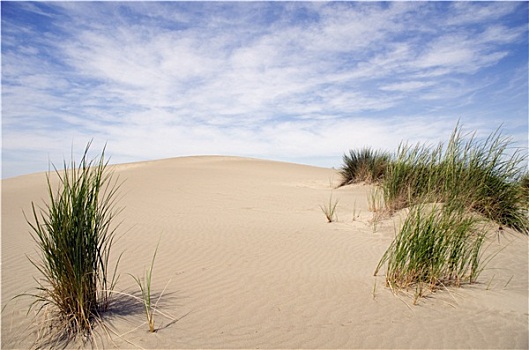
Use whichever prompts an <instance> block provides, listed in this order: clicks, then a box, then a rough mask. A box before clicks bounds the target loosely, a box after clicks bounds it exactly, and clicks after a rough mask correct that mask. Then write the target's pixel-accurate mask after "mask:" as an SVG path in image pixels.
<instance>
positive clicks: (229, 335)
mask: <svg viewBox="0 0 529 350" xmlns="http://www.w3.org/2000/svg"><path fill="white" fill-rule="evenodd" d="M112 169H113V170H114V171H115V174H116V175H118V176H119V178H120V179H121V180H122V181H123V185H122V187H121V190H120V197H121V198H120V201H119V206H120V207H123V212H122V213H121V215H120V216H119V220H120V221H122V224H121V226H120V228H119V231H118V236H120V238H119V240H118V242H117V243H116V246H115V247H114V252H115V253H116V255H117V254H119V252H122V251H123V252H124V254H123V258H122V260H121V263H120V267H119V272H120V273H121V278H120V281H119V283H118V285H117V289H118V290H120V291H124V292H128V293H134V292H137V286H135V284H134V281H133V280H132V279H131V278H130V277H129V276H127V275H126V273H132V274H136V275H141V274H142V273H143V271H144V269H145V268H146V266H147V265H148V264H149V263H150V260H151V257H152V253H153V251H154V249H155V247H156V244H157V242H158V240H159V239H160V247H159V250H158V255H157V258H156V262H155V266H154V272H153V282H152V285H153V291H154V293H155V294H156V295H158V294H159V293H161V292H162V291H163V289H164V287H165V286H166V285H167V288H166V290H165V292H164V294H163V295H162V297H161V299H160V304H159V306H160V308H161V309H162V310H163V311H165V312H167V313H169V314H171V315H172V316H173V317H174V319H175V320H170V319H166V318H164V317H161V316H157V317H156V327H157V328H158V331H157V332H156V333H154V334H149V333H148V331H147V329H148V327H147V325H142V323H143V322H144V315H143V313H142V310H141V305H139V304H135V303H133V302H131V301H130V300H127V299H126V297H123V296H120V297H118V298H117V300H116V303H115V305H114V308H113V309H112V311H111V312H110V313H108V315H106V323H107V324H108V325H109V327H110V329H111V330H112V333H111V335H112V336H111V338H109V337H108V336H107V335H105V334H101V335H100V336H99V337H96V341H97V342H98V345H99V346H101V347H105V348H131V347H133V348H134V347H138V348H377V349H378V348H432V349H433V348H505V349H507V348H509V349H513V348H527V347H528V345H529V344H528V317H529V316H528V301H527V297H528V277H527V276H528V261H527V259H528V258H527V256H528V255H527V253H528V238H527V237H526V236H522V235H520V234H518V233H514V232H511V231H510V230H506V232H505V233H504V234H503V235H502V236H501V237H500V238H499V240H497V239H491V240H490V242H488V250H487V251H490V252H495V251H498V250H500V249H502V250H501V251H500V252H499V253H498V255H497V256H496V257H495V258H494V259H493V260H492V261H491V262H490V263H489V265H488V266H487V269H486V270H485V271H484V272H483V274H482V275H481V276H480V278H479V281H478V282H479V283H477V284H474V285H470V286H464V287H463V288H461V289H453V288H451V289H450V290H449V291H440V292H438V293H435V294H434V295H433V296H432V298H426V299H425V300H423V301H421V302H420V305H419V306H412V305H411V304H412V303H411V298H409V297H408V296H407V295H398V296H394V295H393V294H392V293H391V291H390V290H388V289H387V288H385V286H384V280H383V276H380V277H373V271H374V269H375V267H376V265H377V263H378V260H379V259H380V257H381V256H382V254H383V253H384V251H385V249H386V248H387V247H388V245H389V244H390V242H391V240H392V238H393V236H394V227H395V225H398V221H399V217H398V216H396V217H393V218H390V219H386V220H383V221H382V222H380V223H379V224H378V225H377V229H376V230H375V231H374V230H373V226H372V224H370V220H371V218H372V213H370V212H369V210H368V200H367V196H368V193H369V191H370V186H365V185H349V186H345V187H341V188H338V189H335V188H334V187H335V186H336V185H338V183H339V181H340V179H339V175H338V172H337V171H336V170H334V169H325V168H318V167H311V166H306V165H298V164H292V163H283V162H274V161H266V160H258V159H248V158H239V157H226V156H211V157H210V156H201V157H182V158H173V159H165V160H158V161H152V162H142V163H132V164H123V165H115V166H112ZM331 193H332V195H333V198H335V199H337V200H338V201H339V204H338V207H337V215H338V221H337V222H334V223H330V224H329V223H327V222H326V220H325V217H324V215H323V213H322V212H321V209H320V205H322V204H325V203H327V202H328V200H329V196H330V194H331ZM42 198H46V180H45V175H44V174H32V175H27V176H21V177H17V178H12V179H5V180H2V305H5V304H6V302H7V301H8V300H9V299H10V298H12V297H13V296H14V295H16V294H19V293H22V292H24V291H27V290H30V289H31V288H32V287H34V286H35V283H34V281H33V276H37V275H36V270H35V269H34V267H33V266H31V264H30V263H29V261H28V260H27V258H26V255H29V256H36V255H35V254H36V253H35V246H34V243H33V241H32V240H31V237H30V236H29V233H28V231H29V230H28V227H27V224H26V222H25V219H24V215H23V212H26V213H30V208H31V207H30V206H31V201H34V202H36V203H37V204H40V203H42V202H41V199H42ZM353 208H354V211H355V212H356V214H357V217H356V218H355V220H354V221H353ZM374 286H375V287H374ZM28 305H29V301H28V300H27V299H18V300H17V301H16V302H10V303H9V304H8V306H7V307H6V309H5V310H4V312H3V313H2V348H27V347H29V346H31V344H32V341H33V340H34V338H35V334H34V333H33V331H34V330H33V328H32V326H31V325H32V318H31V315H29V316H26V310H27V306H28ZM137 327H139V328H137Z"/></svg>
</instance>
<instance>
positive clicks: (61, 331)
mask: <svg viewBox="0 0 529 350" xmlns="http://www.w3.org/2000/svg"><path fill="white" fill-rule="evenodd" d="M90 144H91V143H89V144H88V145H87V147H86V149H85V152H84V155H83V157H82V159H81V162H80V164H79V165H78V166H77V165H76V163H75V161H74V160H73V159H72V161H71V166H70V168H68V166H67V164H66V162H65V163H64V171H62V172H60V171H58V170H57V168H54V169H55V174H56V175H57V176H58V178H59V184H60V186H59V188H58V189H57V190H56V191H55V190H54V189H53V186H52V181H51V179H50V174H48V175H47V184H48V195H49V203H47V204H46V205H45V207H44V208H37V207H36V206H35V204H34V203H32V212H33V216H32V220H30V219H28V218H26V220H27V222H28V224H29V226H30V227H31V235H32V237H33V239H34V240H35V242H36V243H37V246H38V250H39V252H40V260H39V261H35V260H31V259H30V260H31V262H32V264H33V265H34V266H35V267H36V268H37V270H38V271H39V272H40V275H41V278H40V279H37V282H38V287H37V290H38V292H37V293H36V294H33V295H32V296H34V297H35V300H34V301H33V303H32V304H31V308H32V307H35V306H37V305H38V306H39V308H38V310H37V314H38V313H40V312H41V311H42V310H43V309H46V310H47V312H48V311H49V310H50V308H49V307H51V310H52V312H53V313H54V315H55V317H53V319H54V320H59V323H55V324H54V325H53V327H56V332H55V336H56V337H57V338H61V339H67V340H71V339H73V338H75V336H77V335H78V334H83V335H89V334H90V333H91V331H92V328H93V324H94V322H97V320H98V318H99V315H100V313H101V312H102V311H105V310H106V309H107V308H108V305H109V296H110V292H109V291H110V290H112V289H113V288H114V285H115V283H116V281H117V276H116V268H117V264H118V263H116V266H115V268H114V271H113V273H112V274H111V273H110V271H109V259H110V251H111V248H112V245H113V243H114V238H115V229H116V226H111V224H112V222H113V220H114V217H115V215H116V214H117V211H115V210H114V204H115V198H116V193H117V190H118V188H119V186H118V185H117V184H116V182H115V181H113V176H112V173H109V172H108V171H107V164H108V161H105V157H104V153H105V151H104V149H103V152H102V154H101V157H100V158H99V160H90V161H89V160H88V159H87V153H88V150H89V148H90ZM118 262H119V259H118Z"/></svg>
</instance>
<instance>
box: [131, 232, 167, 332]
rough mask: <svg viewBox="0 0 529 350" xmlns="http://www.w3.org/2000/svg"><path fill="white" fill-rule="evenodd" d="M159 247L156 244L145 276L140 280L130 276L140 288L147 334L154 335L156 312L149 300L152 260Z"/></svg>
mask: <svg viewBox="0 0 529 350" xmlns="http://www.w3.org/2000/svg"><path fill="white" fill-rule="evenodd" d="M159 245H160V242H158V245H157V246H156V249H155V251H154V254H153V256H152V261H151V266H150V267H149V269H148V270H147V271H145V276H144V278H143V280H142V279H140V278H139V277H136V276H134V275H130V276H131V277H132V278H133V279H134V281H135V282H136V284H137V285H138V287H139V288H140V292H141V301H142V304H143V309H144V311H145V316H146V317H147V324H148V325H149V332H151V333H154V331H155V329H154V311H155V310H156V307H155V306H154V305H153V304H152V300H151V279H152V270H153V268H154V260H155V259H156V253H157V252H158V247H159Z"/></svg>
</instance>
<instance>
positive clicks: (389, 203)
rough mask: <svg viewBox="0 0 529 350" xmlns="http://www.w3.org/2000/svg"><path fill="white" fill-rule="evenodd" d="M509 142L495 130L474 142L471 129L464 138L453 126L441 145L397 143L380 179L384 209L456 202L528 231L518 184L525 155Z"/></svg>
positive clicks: (505, 224) (512, 226)
mask: <svg viewBox="0 0 529 350" xmlns="http://www.w3.org/2000/svg"><path fill="white" fill-rule="evenodd" d="M510 148H511V147H510V140H509V139H507V138H504V137H502V136H501V134H500V133H499V131H497V132H494V133H492V134H491V135H490V136H489V137H488V138H487V139H486V140H485V141H483V142H478V141H477V140H476V139H475V138H474V136H473V135H471V136H470V137H469V138H467V139H465V138H464V135H462V134H461V130H460V127H459V126H457V127H456V128H455V130H454V132H453V134H452V137H451V138H450V140H449V142H448V143H447V144H446V145H444V144H443V143H440V144H439V145H438V146H437V147H427V146H425V145H417V146H408V145H405V144H402V145H401V146H400V147H399V150H398V152H397V155H396V156H395V158H394V160H393V161H391V162H390V163H389V165H388V167H387V172H386V175H385V176H384V180H383V181H382V182H381V187H382V188H383V191H384V201H385V203H386V209H387V210H388V211H390V212H393V211H395V210H399V209H402V208H406V207H410V206H413V205H415V204H417V203H424V202H430V203H459V204H461V205H463V206H464V207H465V208H467V209H468V210H469V211H473V212H477V213H479V214H481V215H483V216H485V217H486V218H488V219H490V220H492V221H495V222H497V223H498V224H499V225H500V226H507V227H510V228H513V229H514V230H516V231H519V232H522V233H525V234H528V233H529V219H528V216H527V212H526V210H524V196H523V194H522V191H521V190H520V183H521V179H522V175H523V172H522V169H523V165H524V164H525V162H526V160H527V156H526V155H523V154H522V153H521V152H520V150H516V151H514V152H513V153H510V154H509V151H510ZM525 201H526V200H525Z"/></svg>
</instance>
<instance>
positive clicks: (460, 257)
mask: <svg viewBox="0 0 529 350" xmlns="http://www.w3.org/2000/svg"><path fill="white" fill-rule="evenodd" d="M484 239H485V233H484V232H483V231H482V230H481V228H480V225H479V221H478V219H477V217H476V216H473V215H467V214H466V213H465V209H464V208H463V207H461V206H448V205H439V204H437V205H426V204H419V205H417V206H414V207H413V208H411V210H410V213H409V215H408V216H407V218H406V219H405V221H404V223H403V226H402V228H401V230H400V231H399V233H398V234H397V236H396V238H395V240H394V241H393V242H392V244H391V245H390V247H389V248H388V249H387V250H386V252H385V253H384V255H383V256H382V258H381V260H380V262H379V263H378V266H377V268H376V270H375V275H376V274H377V273H378V271H379V270H380V269H381V268H382V266H383V265H384V264H386V263H387V272H386V284H387V286H389V287H391V289H393V290H396V289H405V290H408V289H409V288H412V287H415V300H414V303H415V302H416V301H417V299H418V298H419V297H421V296H422V295H423V288H424V287H427V288H429V289H430V290H432V291H434V290H436V289H437V288H439V287H440V286H450V285H455V286H460V285H461V284H462V283H464V282H468V283H472V282H474V281H475V280H476V278H477V277H478V275H479V273H480V272H481V270H482V269H481V268H480V258H481V255H482V254H481V250H482V246H483V242H484Z"/></svg>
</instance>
